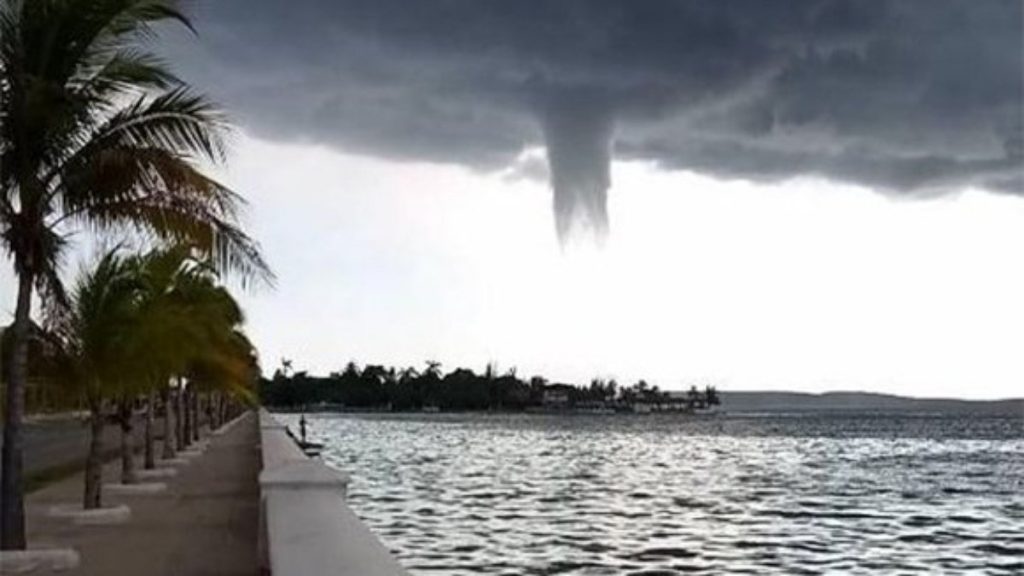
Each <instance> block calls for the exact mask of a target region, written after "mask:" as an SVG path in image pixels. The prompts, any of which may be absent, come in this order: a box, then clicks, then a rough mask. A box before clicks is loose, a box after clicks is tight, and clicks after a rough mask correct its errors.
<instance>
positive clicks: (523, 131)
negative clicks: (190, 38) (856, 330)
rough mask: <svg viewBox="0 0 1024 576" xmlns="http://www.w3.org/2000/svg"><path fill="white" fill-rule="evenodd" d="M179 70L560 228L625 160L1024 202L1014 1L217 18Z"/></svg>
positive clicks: (238, 6) (430, 3) (564, 4)
mask: <svg viewBox="0 0 1024 576" xmlns="http://www.w3.org/2000/svg"><path fill="white" fill-rule="evenodd" d="M194 12H195V18H196V21H197V24H198V27H199V30H200V42H199V44H198V45H197V44H195V43H192V44H189V43H180V44H179V43H175V45H174V46H172V48H171V52H172V56H177V57H179V61H182V62H183V63H184V68H185V70H183V72H186V73H187V75H188V76H189V77H190V78H191V79H194V80H197V81H198V83H199V84H200V85H202V86H203V87H204V88H206V89H209V90H211V91H212V92H213V93H214V94H216V95H217V96H218V97H220V98H221V99H222V100H224V101H225V103H226V104H228V105H229V106H230V107H231V108H232V109H233V110H235V111H236V114H237V115H238V116H240V118H241V120H242V122H243V123H244V124H246V125H247V126H248V127H249V128H250V129H251V130H253V131H254V132H255V133H257V134H261V135H264V136H269V137H273V138H282V139H293V140H303V141H312V142H320V143H326V144H330V145H335V146H338V147H340V148H343V149H345V150H349V151H353V152H359V153H367V154H372V155H377V156H383V157H388V158H397V159H411V160H425V161H435V162H451V163H458V164H462V165H466V166H470V167H472V168H475V169H481V170H499V169H503V168H507V167H509V166H511V165H513V164H514V163H515V162H516V159H517V157H519V155H520V153H521V152H522V151H523V150H524V149H526V148H528V147H531V146H538V145H546V147H547V154H548V161H549V164H550V165H551V166H550V170H549V172H550V177H551V181H552V185H553V187H554V189H555V207H556V216H557V217H558V225H559V230H560V231H563V230H564V229H566V228H567V227H568V222H569V221H570V219H572V218H573V217H574V216H579V217H581V218H582V219H584V220H589V221H590V223H591V224H592V225H593V226H594V228H596V229H598V230H600V229H602V228H603V227H604V226H606V216H605V202H604V199H605V195H606V192H607V188H608V186H609V174H608V173H609V169H608V158H609V157H610V156H611V155H614V156H616V157H622V158H633V159H644V160H649V161H653V162H656V163H657V164H658V165H660V166H663V167H665V168H669V169H693V170H698V171H701V172H704V173H707V174H710V175H713V176H716V177H722V178H734V177H739V178H749V179H756V180H778V179H785V178H789V177H793V176H797V175H804V174H813V175H819V176H823V177H826V178H830V179H834V180H840V181H847V182H853V183H858V184H863V185H867V186H870V187H872V188H876V189H880V190H885V191H890V192H892V193H899V194H911V195H932V194H937V193H942V192H946V191H950V190H956V189H959V188H962V187H964V186H981V187H986V188H990V189H994V190H999V191H1004V192H1011V193H1018V194H1020V193H1024V167H1022V162H1024V157H1022V149H1024V145H1022V136H1021V131H1022V126H1024V120H1022V75H1024V72H1022V69H1024V62H1022V50H1024V46H1022V27H1024V15H1022V2H1020V1H1019V0H891V1H887V0H874V1H857V0H850V1H831V0H807V1H799V0H788V1H785V2H767V1H763V0H749V1H747V0H714V1H711V0H708V1H682V0H680V1H672V2H663V1H654V0H648V1H635V0H619V1H601V0H585V1H570V0H509V1H501V0H447V1H441V0H302V1H294V0H293V1H291V2H284V1H282V0H218V1H208V2H203V3H201V4H199V5H197V6H196V9H195V10H194Z"/></svg>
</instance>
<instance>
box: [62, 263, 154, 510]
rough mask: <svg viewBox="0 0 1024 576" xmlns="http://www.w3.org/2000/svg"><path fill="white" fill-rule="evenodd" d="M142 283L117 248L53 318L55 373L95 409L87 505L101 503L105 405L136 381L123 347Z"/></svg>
mask: <svg viewBox="0 0 1024 576" xmlns="http://www.w3.org/2000/svg"><path fill="white" fill-rule="evenodd" d="M138 294H139V284H138V279H137V276H136V275H135V274H134V270H133V267H132V266H131V265H130V263H129V262H128V261H127V260H126V259H124V258H122V257H120V256H119V255H118V253H117V251H116V250H111V251H110V252H108V253H106V255H104V256H103V257H102V258H101V259H100V261H99V263H98V264H97V265H96V267H95V268H94V269H92V270H90V271H87V272H85V273H83V274H82V275H81V276H80V278H79V280H78V282H77V283H76V285H75V287H74V289H73V291H72V294H71V296H70V301H69V304H68V306H67V307H66V308H61V309H59V310H57V311H56V312H54V313H53V314H51V316H50V317H49V318H48V328H49V330H48V333H49V334H50V342H51V343H52V345H53V348H54V349H55V351H56V353H55V354H54V360H53V368H52V371H53V376H54V377H55V378H58V379H60V380H61V381H63V382H67V383H71V384H73V385H74V386H76V387H77V388H78V389H79V390H81V392H82V393H83V394H84V395H85V397H86V401H87V403H88V406H89V413H90V442H89V453H88V456H87V458H86V468H85V490H84V494H83V501H82V506H83V507H84V508H86V509H90V508H98V507H99V506H100V505H101V499H102V495H101V486H102V482H101V480H102V478H101V476H102V461H101V455H102V451H103V450H102V448H103V447H102V441H103V428H104V425H105V414H104V405H105V402H104V401H105V400H106V398H107V397H108V396H109V395H110V391H111V390H118V389H123V388H124V387H125V385H126V383H127V382H130V381H131V379H132V376H133V375H132V374H131V373H130V370H126V366H125V362H124V350H125V349H126V348H127V347H128V346H129V345H130V342H131V337H132V334H133V332H134V326H133V325H134V324H135V323H136V322H137V320H138V314H137V305H138Z"/></svg>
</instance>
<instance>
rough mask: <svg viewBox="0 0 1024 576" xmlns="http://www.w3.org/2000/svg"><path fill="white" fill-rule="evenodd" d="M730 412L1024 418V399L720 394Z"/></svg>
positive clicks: (869, 394)
mask: <svg viewBox="0 0 1024 576" xmlns="http://www.w3.org/2000/svg"><path fill="white" fill-rule="evenodd" d="M719 395H720V397H721V399H722V409H723V410H725V411H728V412H804V411H827V412H833V411H879V412H942V413H953V414H1005V415H1018V416H1020V417H1021V418H1024V398H1012V399H1005V400H955V399H948V398H908V397H905V396H893V395H890V394H873V393H868V392H826V393H823V394H807V393H802V392H720V393H719Z"/></svg>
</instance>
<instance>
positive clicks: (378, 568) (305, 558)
mask: <svg viewBox="0 0 1024 576" xmlns="http://www.w3.org/2000/svg"><path fill="white" fill-rule="evenodd" d="M259 425H260V452H261V455H262V459H263V470H262V472H260V476H259V483H260V495H261V506H260V511H261V530H260V536H261V542H260V554H261V556H262V557H263V558H262V564H263V569H264V570H269V572H270V573H271V574H273V575H274V576H283V575H288V576H307V575H308V576H313V575H317V576H319V575H322V574H336V575H341V576H398V575H402V576H405V575H407V572H406V571H405V569H404V568H402V566H401V565H400V564H399V563H398V562H397V561H396V560H395V558H394V556H392V555H391V553H390V552H389V551H388V549H387V548H386V547H385V546H384V545H383V544H382V543H381V542H380V540H378V539H377V537H376V536H375V535H374V534H373V533H372V532H370V530H369V528H367V527H366V525H365V524H363V522H362V521H361V520H360V519H359V518H358V517H357V516H356V515H355V513H354V512H353V511H352V510H351V508H349V506H348V504H346V503H345V493H346V488H347V486H348V475H346V474H345V473H343V472H339V471H336V470H334V469H332V468H329V467H328V466H327V465H325V464H324V463H323V462H321V461H319V460H317V459H311V458H308V457H307V456H306V455H305V454H304V453H303V452H302V450H301V449H299V447H298V445H297V444H296V443H295V441H294V440H293V439H292V438H291V437H290V436H289V435H288V433H287V430H286V429H285V427H284V425H283V424H281V423H280V422H278V421H277V420H276V419H275V418H274V416H273V415H272V414H270V412H268V411H267V410H265V409H263V408H261V409H260V411H259Z"/></svg>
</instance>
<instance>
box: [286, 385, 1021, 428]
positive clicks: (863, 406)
mask: <svg viewBox="0 0 1024 576" xmlns="http://www.w3.org/2000/svg"><path fill="white" fill-rule="evenodd" d="M719 394H720V396H721V400H722V404H721V406H720V407H719V408H720V411H721V413H722V414H723V415H743V414H751V413H779V414H782V413H844V412H846V413H853V412H858V413H863V412H877V413H879V414H907V415H910V414H918V415H927V414H953V415H977V416H1006V417H1011V416H1019V417H1021V424H1022V426H1024V398H1006V399H999V400H968V399H955V398H913V397H907V396H897V395H891V394H878V393H871V392H823V393H812V392H768V391H765V392H757V391H750V392H719ZM268 408H270V409H271V410H274V411H278V412H285V413H288V412H294V413H298V412H303V411H305V412H327V413H329V412H337V413H381V414H431V413H436V412H431V411H419V410H405V411H389V410H385V409H372V408H367V407H356V406H350V407H345V406H331V405H324V406H320V405H310V406H305V407H298V406H272V405H268ZM470 412H471V413H480V414H487V413H492V414H548V415H556V416H559V415H564V416H577V415H579V416H587V415H593V414H592V413H588V412H587V411H585V410H578V411H575V410H571V409H567V410H561V411H559V410H546V411H528V410H511V409H503V410H490V411H488V410H462V411H459V410H450V411H444V412H443V413H445V414H455V413H470ZM617 414H619V415H623V414H627V415H628V414H630V413H628V412H626V413H622V412H619V413H617ZM659 414H663V415H669V414H671V415H677V416H679V417H685V418H689V417H696V418H699V417H705V415H703V414H694V413H692V412H660V413H659ZM609 415H611V414H609Z"/></svg>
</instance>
